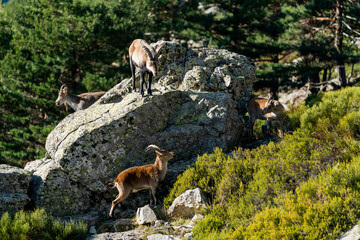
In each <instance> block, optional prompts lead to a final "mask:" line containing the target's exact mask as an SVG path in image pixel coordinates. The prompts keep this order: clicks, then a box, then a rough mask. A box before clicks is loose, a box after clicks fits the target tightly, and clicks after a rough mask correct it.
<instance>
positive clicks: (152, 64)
mask: <svg viewBox="0 0 360 240" xmlns="http://www.w3.org/2000/svg"><path fill="white" fill-rule="evenodd" d="M146 68H147V69H149V70H150V71H151V72H152V74H153V76H154V77H155V76H156V75H157V66H156V60H154V59H151V60H150V61H146Z"/></svg>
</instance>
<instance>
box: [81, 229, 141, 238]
mask: <svg viewBox="0 0 360 240" xmlns="http://www.w3.org/2000/svg"><path fill="white" fill-rule="evenodd" d="M143 234H144V232H143V231H141V230H132V231H128V232H122V233H101V234H95V235H91V236H88V237H87V238H86V240H138V239H141V236H142V235H143Z"/></svg>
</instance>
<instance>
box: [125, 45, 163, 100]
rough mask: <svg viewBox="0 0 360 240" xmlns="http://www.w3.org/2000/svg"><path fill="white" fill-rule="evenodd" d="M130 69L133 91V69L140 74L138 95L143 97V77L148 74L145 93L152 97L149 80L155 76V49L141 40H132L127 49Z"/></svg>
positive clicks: (134, 88) (134, 89)
mask: <svg viewBox="0 0 360 240" xmlns="http://www.w3.org/2000/svg"><path fill="white" fill-rule="evenodd" d="M129 57H130V68H131V74H132V86H133V91H134V92H135V91H136V87H135V67H136V68H138V69H139V73H140V93H141V95H142V96H144V83H145V80H144V75H145V73H147V74H148V76H149V77H148V85H147V93H148V95H152V91H151V80H152V77H153V76H156V74H157V66H156V62H157V56H156V51H155V49H154V48H153V47H152V46H151V45H150V44H148V43H147V42H146V41H145V40H143V39H136V40H134V41H133V42H132V43H131V45H130V47H129Z"/></svg>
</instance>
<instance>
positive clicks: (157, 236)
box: [147, 234, 179, 240]
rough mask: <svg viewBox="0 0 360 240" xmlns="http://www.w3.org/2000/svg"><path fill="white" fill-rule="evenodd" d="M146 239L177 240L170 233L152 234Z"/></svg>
mask: <svg viewBox="0 0 360 240" xmlns="http://www.w3.org/2000/svg"><path fill="white" fill-rule="evenodd" d="M147 239H148V240H177V239H179V238H176V237H174V236H171V235H163V234H152V235H149V236H148V237H147Z"/></svg>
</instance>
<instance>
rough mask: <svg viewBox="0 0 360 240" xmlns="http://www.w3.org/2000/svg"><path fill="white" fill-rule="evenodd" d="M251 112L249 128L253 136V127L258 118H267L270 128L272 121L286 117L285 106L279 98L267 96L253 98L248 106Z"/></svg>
mask: <svg viewBox="0 0 360 240" xmlns="http://www.w3.org/2000/svg"><path fill="white" fill-rule="evenodd" d="M246 108H247V110H248V113H249V117H250V119H249V123H248V129H249V131H250V136H251V137H253V128H254V124H255V121H256V119H261V120H266V125H267V130H270V127H271V122H272V121H275V120H279V119H280V118H282V117H284V113H283V112H284V110H285V107H284V106H283V105H282V104H281V103H280V102H279V101H277V100H272V99H270V98H269V99H265V98H253V99H251V100H250V101H249V103H248V104H247V106H246Z"/></svg>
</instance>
